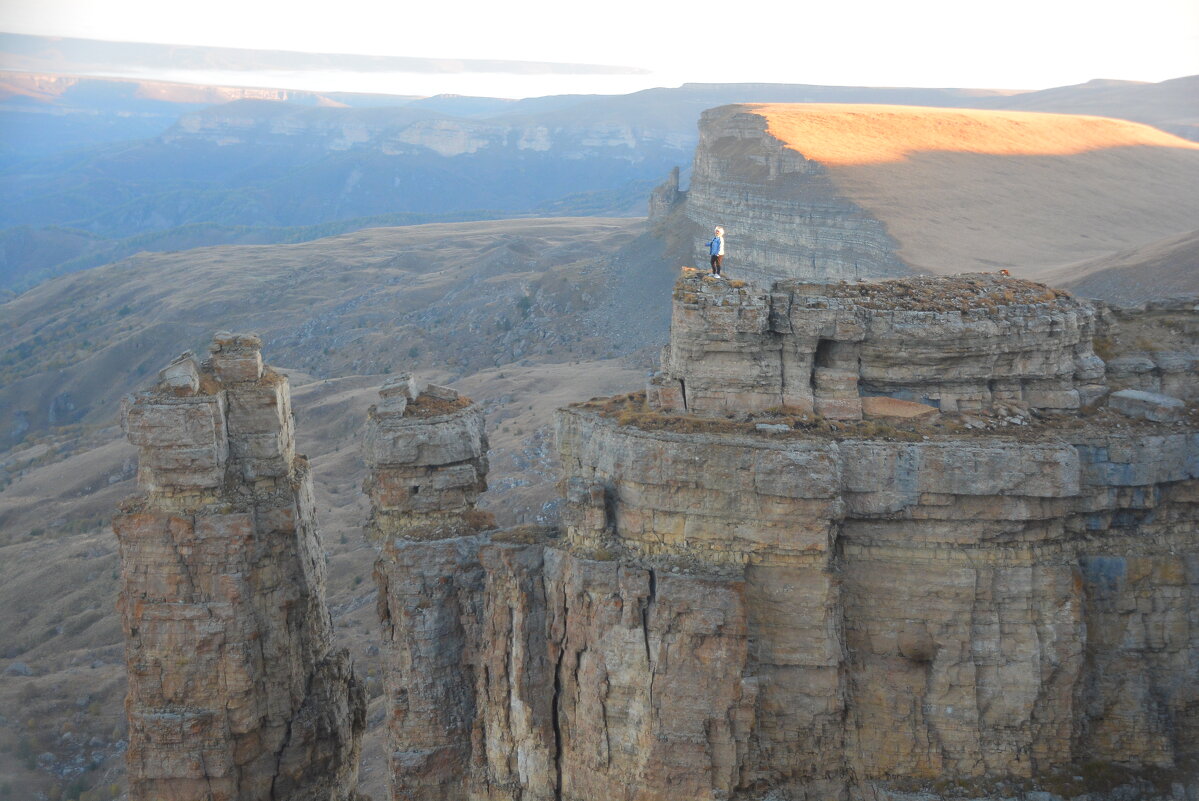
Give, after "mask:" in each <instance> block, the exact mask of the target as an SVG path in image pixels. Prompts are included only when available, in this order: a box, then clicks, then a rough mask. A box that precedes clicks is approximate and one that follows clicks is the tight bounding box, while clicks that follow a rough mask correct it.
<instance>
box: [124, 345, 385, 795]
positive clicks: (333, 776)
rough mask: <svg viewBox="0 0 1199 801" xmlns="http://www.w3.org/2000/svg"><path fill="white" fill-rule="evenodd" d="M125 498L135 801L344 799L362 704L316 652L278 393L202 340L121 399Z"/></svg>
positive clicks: (321, 629) (309, 523) (307, 511)
mask: <svg viewBox="0 0 1199 801" xmlns="http://www.w3.org/2000/svg"><path fill="white" fill-rule="evenodd" d="M123 422H124V427H125V430H126V432H127V434H128V436H129V439H130V441H131V442H133V444H134V445H136V446H137V447H138V453H139V469H138V483H139V486H140V487H141V489H142V493H143V494H142V495H140V496H138V497H135V498H132V499H130V500H128V501H126V502H125V504H124V505H123V507H122V511H121V514H119V515H117V516H116V517H115V518H114V519H113V529H114V531H115V532H116V535H117V539H118V540H119V542H120V548H121V566H122V589H121V596H120V601H119V606H120V611H121V616H122V622H123V626H124V629H125V636H126V661H127V664H128V671H129V695H128V698H127V700H126V710H127V714H128V718H129V750H128V758H127V768H128V776H129V786H130V798H132V799H135V800H137V801H162V800H163V799H172V800H174V799H178V800H179V801H185V800H191V799H195V801H201V800H203V801H217V800H218V799H229V800H230V801H231V800H232V799H238V800H239V801H248V800H249V799H264V801H265V800H266V799H272V800H275V799H314V800H315V799H328V800H329V801H342V800H343V799H345V800H346V801H348V800H349V799H355V798H358V795H357V793H356V791H355V788H356V785H357V772H358V754H359V747H360V741H361V736H362V732H363V730H364V728H365V717H366V712H365V708H366V707H365V695H364V692H363V688H362V685H361V684H360V683H359V682H358V680H357V679H356V677H355V676H354V671H353V666H352V664H351V662H350V659H349V656H348V654H347V653H346V652H345V651H344V650H336V649H334V648H333V645H332V621H331V619H330V617H329V611H328V608H327V607H326V605H325V599H324V591H325V557H324V553H323V550H322V548H321V544H320V534H319V531H318V527H317V520H316V508H315V503H314V500H313V495H312V477H311V474H310V472H309V468H308V464H307V462H306V461H305V460H304V458H303V457H302V456H297V455H296V454H295V445H294V433H293V431H294V429H293V421H292V414H291V407H290V395H289V389H288V382H287V379H286V377H284V376H283V375H280V374H278V373H276V372H274V371H273V370H271V369H270V368H269V367H264V366H263V363H262V357H261V354H260V343H259V341H258V339H257V338H256V337H252V336H235V335H224V334H218V335H217V337H216V340H215V342H214V344H213V346H212V353H211V355H210V357H209V358H208V359H207V360H205V361H204V362H203V363H199V362H198V361H197V360H196V359H195V358H194V357H193V356H192V355H191V354H184V355H183V356H181V357H180V358H179V359H177V360H176V361H175V362H173V363H172V364H171V365H170V366H169V367H167V368H166V369H164V370H163V371H162V372H161V373H160V374H159V380H158V383H157V385H156V386H155V387H154V388H152V389H150V390H147V391H144V392H140V393H138V394H136V395H134V396H131V397H130V398H129V399H128V400H127V402H126V404H125V407H124V411H123Z"/></svg>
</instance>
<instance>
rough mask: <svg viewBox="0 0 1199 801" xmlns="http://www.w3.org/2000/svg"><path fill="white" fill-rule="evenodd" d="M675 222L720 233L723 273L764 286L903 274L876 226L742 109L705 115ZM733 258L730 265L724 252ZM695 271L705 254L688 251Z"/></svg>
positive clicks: (892, 245)
mask: <svg viewBox="0 0 1199 801" xmlns="http://www.w3.org/2000/svg"><path fill="white" fill-rule="evenodd" d="M684 216H685V217H686V219H687V220H689V221H691V222H692V223H694V224H695V225H697V226H700V227H702V228H703V229H704V230H709V231H710V230H711V229H712V227H713V226H714V225H723V226H724V227H725V228H726V229H727V230H728V237H729V239H728V242H729V245H728V247H729V254H730V255H729V264H730V266H733V265H735V268H734V269H732V270H731V272H732V274H734V275H736V276H738V277H745V278H748V279H750V280H752V281H754V282H756V283H760V284H762V285H764V286H769V285H770V283H771V281H773V280H775V279H777V278H780V277H789V278H796V279H802V280H807V281H837V280H840V279H854V278H884V277H888V276H900V275H908V274H910V273H911V272H912V269H911V268H910V267H908V266H907V265H906V264H904V262H903V261H902V260H901V259H900V258H899V256H898V255H897V251H898V248H899V245H898V243H897V242H896V241H895V240H894V239H893V238H892V237H891V236H890V234H888V233H887V228H886V226H885V225H884V224H883V222H882V221H881V220H879V219H877V218H876V217H875V216H874V215H872V214H871V213H869V212H868V211H866V210H865V209H863V208H862V207H861V206H860V205H858V204H857V203H855V202H853V201H852V200H851V199H850V198H849V197H847V196H846V195H845V193H844V192H843V191H841V190H840V189H838V187H837V185H836V184H835V183H834V182H833V180H832V178H830V176H829V174H828V170H827V168H826V167H825V166H824V165H822V164H820V163H819V162H817V161H812V160H809V159H807V158H805V157H804V155H803V154H802V153H800V152H799V151H798V150H795V149H792V148H789V147H788V146H787V144H786V143H785V142H783V141H781V140H780V139H778V138H776V137H773V136H771V135H770V134H769V133H768V132H767V120H766V118H765V117H764V116H762V115H760V114H757V113H755V112H754V111H753V110H752V107H749V106H721V107H720V108H716V109H711V110H708V111H705V112H704V113H703V115H702V116H701V117H700V122H699V144H698V146H697V147H696V149H695V158H694V161H693V162H692V167H691V186H690V188H689V189H688V190H687V193H686V203H685V205H684ZM734 253H735V258H734V255H733V254H734ZM694 258H695V260H696V263H697V264H706V263H707V261H708V259H707V251H706V250H703V251H702V252H701V251H699V250H697V251H696V253H695V255H694Z"/></svg>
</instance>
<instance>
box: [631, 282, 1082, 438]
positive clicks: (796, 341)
mask: <svg viewBox="0 0 1199 801" xmlns="http://www.w3.org/2000/svg"><path fill="white" fill-rule="evenodd" d="M1094 318H1095V309H1094V308H1093V307H1092V306H1090V305H1089V304H1086V303H1082V302H1079V301H1077V300H1075V299H1073V298H1071V297H1069V296H1068V295H1067V294H1066V293H1064V292H1059V291H1056V290H1053V289H1050V288H1048V287H1046V286H1044V285H1041V284H1034V283H1032V282H1029V281H1022V280H1019V279H1014V278H1008V277H1005V276H1000V275H991V274H975V275H964V276H956V277H954V278H949V279H947V278H923V277H922V278H911V279H899V280H893V281H884V282H879V283H858V284H851V285H831V286H830V285H815V284H798V283H790V282H780V283H777V284H775V285H774V287H773V289H771V290H770V291H765V290H759V289H755V288H753V287H752V286H745V285H741V286H734V285H733V284H731V283H729V282H727V281H720V280H714V279H712V278H710V277H706V276H704V275H702V274H700V273H696V272H687V273H685V274H684V276H683V277H682V278H681V279H680V280H679V281H678V283H677V284H676V285H675V291H674V306H673V316H672V318H671V336H670V344H669V345H668V346H667V348H666V349H665V350H664V351H663V357H662V372H661V373H659V374H658V375H657V376H655V377H654V379H653V380H652V381H651V382H650V385H649V388H648V392H649V400H650V403H651V405H653V406H654V407H655V408H659V409H664V410H672V411H687V412H690V413H693V414H724V413H728V412H733V413H737V412H746V411H749V412H753V411H761V410H763V409H769V408H772V407H791V408H795V409H799V410H803V411H808V412H811V411H815V412H817V413H819V414H821V415H823V416H824V417H827V418H832V419H858V418H860V417H861V416H862V397H863V396H866V397H871V396H876V397H890V398H895V399H898V400H905V401H915V402H919V403H923V404H926V405H928V406H930V407H933V408H937V409H941V410H943V411H978V410H983V409H990V408H992V407H994V406H995V405H996V404H999V403H1014V404H1020V405H1023V406H1025V407H1028V408H1032V409H1041V410H1073V409H1078V408H1079V407H1080V406H1083V405H1085V404H1087V403H1091V402H1094V401H1095V400H1097V399H1098V398H1100V397H1102V396H1103V394H1104V393H1105V391H1106V388H1105V387H1104V385H1103V377H1104V365H1103V361H1102V360H1101V359H1099V358H1098V357H1097V356H1096V355H1095V353H1094V351H1093V349H1092V339H1093V337H1094V332H1095V323H1094Z"/></svg>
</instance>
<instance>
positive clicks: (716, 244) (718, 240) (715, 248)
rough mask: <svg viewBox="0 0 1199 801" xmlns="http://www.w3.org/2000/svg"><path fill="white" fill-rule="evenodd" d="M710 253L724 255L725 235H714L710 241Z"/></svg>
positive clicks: (710, 254) (711, 254)
mask: <svg viewBox="0 0 1199 801" xmlns="http://www.w3.org/2000/svg"><path fill="white" fill-rule="evenodd" d="M708 255H709V256H723V255H724V237H723V236H717V237H713V238H712V240H711V241H710V242H708Z"/></svg>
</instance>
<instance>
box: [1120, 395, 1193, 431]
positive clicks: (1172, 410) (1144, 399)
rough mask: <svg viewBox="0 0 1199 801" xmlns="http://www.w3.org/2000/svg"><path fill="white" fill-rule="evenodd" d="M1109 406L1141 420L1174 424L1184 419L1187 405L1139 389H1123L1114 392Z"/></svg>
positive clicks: (1165, 396)
mask: <svg viewBox="0 0 1199 801" xmlns="http://www.w3.org/2000/svg"><path fill="white" fill-rule="evenodd" d="M1107 405H1108V406H1110V407H1111V408H1113V409H1115V410H1116V411H1118V412H1120V413H1122V414H1126V415H1128V416H1129V417H1135V418H1137V419H1139V420H1152V421H1153V422H1155V423H1172V422H1174V421H1176V420H1180V419H1182V414H1183V412H1184V411H1186V404H1185V403H1183V402H1182V401H1181V400H1179V399H1178V398H1172V397H1170V396H1169V395H1161V394H1158V393H1156V392H1143V391H1141V390H1139V389H1122V390H1120V391H1119V392H1113V393H1112V394H1111V396H1110V397H1109V398H1108V401H1107Z"/></svg>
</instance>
